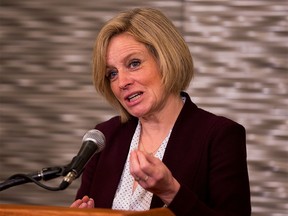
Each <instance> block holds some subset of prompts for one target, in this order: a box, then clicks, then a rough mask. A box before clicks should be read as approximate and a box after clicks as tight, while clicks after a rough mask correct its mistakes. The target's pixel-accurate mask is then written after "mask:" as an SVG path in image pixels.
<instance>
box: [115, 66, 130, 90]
mask: <svg viewBox="0 0 288 216" xmlns="http://www.w3.org/2000/svg"><path fill="white" fill-rule="evenodd" d="M131 84H132V79H131V77H130V75H129V73H128V72H125V71H124V70H121V71H118V86H119V88H120V89H122V90H127V88H129V86H130V85H131Z"/></svg>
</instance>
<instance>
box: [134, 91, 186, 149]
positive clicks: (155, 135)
mask: <svg viewBox="0 0 288 216" xmlns="http://www.w3.org/2000/svg"><path fill="white" fill-rule="evenodd" d="M182 107H183V101H182V99H181V97H180V96H179V95H177V96H176V95H170V96H168V98H167V100H166V103H165V104H164V106H163V109H161V111H159V112H157V114H153V115H150V116H148V117H145V118H144V117H143V118H140V119H139V120H140V123H141V138H140V142H142V145H145V147H144V148H145V149H143V150H145V151H146V150H147V152H150V153H151V152H153V151H154V149H156V148H157V146H158V147H159V146H160V144H161V143H162V141H163V140H164V139H165V137H166V136H167V135H168V133H169V132H170V130H171V129H172V127H173V125H174V123H175V122H176V120H177V118H178V115H179V113H180V112H181V109H182Z"/></svg>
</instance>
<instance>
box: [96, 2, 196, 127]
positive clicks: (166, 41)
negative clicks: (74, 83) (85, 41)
mask: <svg viewBox="0 0 288 216" xmlns="http://www.w3.org/2000/svg"><path fill="white" fill-rule="evenodd" d="M124 32H126V33H129V34H130V35H132V36H133V37H134V38H135V39H136V40H137V41H139V42H141V43H143V44H145V46H146V47H147V49H148V50H149V51H150V52H151V54H152V55H153V56H154V57H155V58H156V59H157V61H158V63H159V68H160V71H161V77H162V82H163V85H164V87H165V88H166V93H167V94H170V93H172V94H179V93H180V92H181V91H182V90H185V89H186V88H187V87H188V86H189V83H190V81H191V79H192V77H193V73H194V72H193V61H192V56H191V53H190V51H189V48H188V46H187V44H186V43H185V41H184V39H183V37H182V36H181V34H180V33H179V32H178V31H177V29H176V27H175V26H174V25H173V23H172V22H171V21H170V20H169V19H168V18H167V17H166V16H165V15H164V14H163V13H162V12H160V11H159V10H156V9H152V8H137V9H133V10H129V11H126V12H121V13H120V14H119V15H117V16H116V17H114V18H112V19H111V20H109V21H108V22H107V23H106V24H105V25H104V26H103V27H102V28H101V30H100V32H99V34H98V36H97V38H96V43H95V46H94V52H93V76H94V85H95V88H96V90H97V91H98V92H99V93H100V94H102V95H103V96H104V97H105V98H106V100H107V101H108V102H109V103H110V104H112V105H113V106H114V107H115V108H116V109H117V110H118V111H119V112H120V116H121V121H122V122H126V121H127V120H128V119H129V118H130V117H131V115H130V114H129V113H128V112H127V111H126V110H125V109H124V107H123V106H122V105H121V104H120V102H119V101H118V100H117V98H116V97H115V96H114V94H113V92H112V90H111V87H110V81H109V80H108V79H107V78H106V76H105V73H106V50H107V47H108V44H109V42H110V40H111V38H112V37H113V36H115V35H119V34H121V33H124Z"/></svg>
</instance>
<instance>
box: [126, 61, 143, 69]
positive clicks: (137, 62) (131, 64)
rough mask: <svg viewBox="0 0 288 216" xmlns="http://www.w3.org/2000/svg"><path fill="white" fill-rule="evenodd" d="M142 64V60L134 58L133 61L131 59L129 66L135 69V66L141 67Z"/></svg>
mask: <svg viewBox="0 0 288 216" xmlns="http://www.w3.org/2000/svg"><path fill="white" fill-rule="evenodd" d="M140 64H141V61H140V60H139V59H133V60H132V61H130V63H129V67H130V68H132V69H134V68H137V67H139V65H140Z"/></svg>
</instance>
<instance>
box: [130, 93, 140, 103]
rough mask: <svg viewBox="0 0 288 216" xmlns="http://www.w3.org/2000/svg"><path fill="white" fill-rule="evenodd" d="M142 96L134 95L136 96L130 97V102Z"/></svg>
mask: <svg viewBox="0 0 288 216" xmlns="http://www.w3.org/2000/svg"><path fill="white" fill-rule="evenodd" d="M140 96H141V93H137V94H134V95H131V96H130V97H128V100H129V101H133V100H136V99H137V98H139V97H140Z"/></svg>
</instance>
